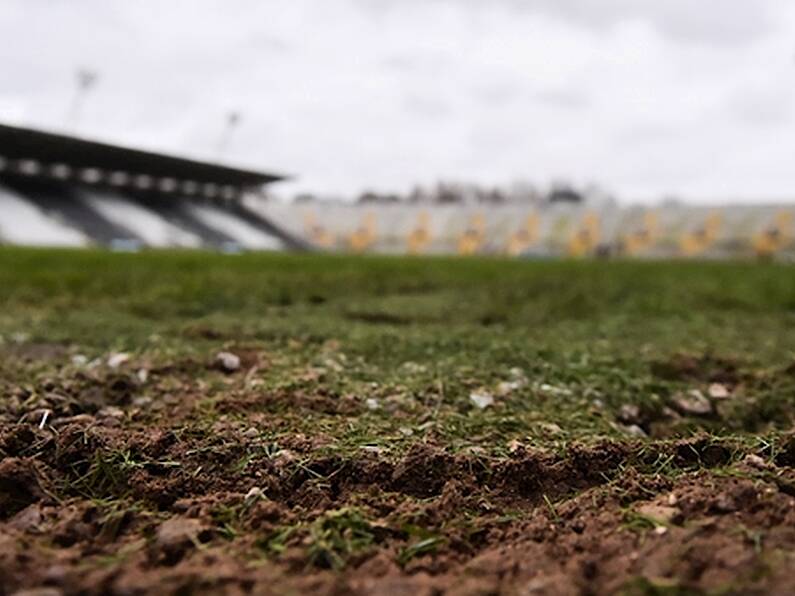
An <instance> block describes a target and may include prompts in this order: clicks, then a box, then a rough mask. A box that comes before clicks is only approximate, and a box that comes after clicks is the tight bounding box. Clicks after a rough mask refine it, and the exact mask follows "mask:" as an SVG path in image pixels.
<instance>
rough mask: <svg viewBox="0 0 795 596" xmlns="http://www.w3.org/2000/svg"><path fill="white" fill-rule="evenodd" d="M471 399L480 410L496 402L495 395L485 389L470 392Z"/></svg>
mask: <svg viewBox="0 0 795 596" xmlns="http://www.w3.org/2000/svg"><path fill="white" fill-rule="evenodd" d="M469 401H471V402H472V403H473V404H475V407H477V408H478V409H480V410H485V409H486V408H488V407H489V406H491V405H493V404H494V396H493V395H491V394H490V393H486V392H485V391H473V392H472V393H470V394H469Z"/></svg>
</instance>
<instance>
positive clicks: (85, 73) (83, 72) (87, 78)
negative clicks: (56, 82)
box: [67, 68, 99, 128]
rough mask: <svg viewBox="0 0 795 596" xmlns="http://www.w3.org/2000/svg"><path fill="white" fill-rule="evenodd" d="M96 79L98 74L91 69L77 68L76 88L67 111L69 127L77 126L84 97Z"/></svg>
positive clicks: (95, 82)
mask: <svg viewBox="0 0 795 596" xmlns="http://www.w3.org/2000/svg"><path fill="white" fill-rule="evenodd" d="M98 79H99V75H98V74H97V73H96V72H95V71H93V70H89V69H87V68H79V69H78V70H77V73H76V82H77V88H76V90H75V95H74V97H73V98H72V104H71V105H70V106H69V112H68V113H67V124H68V126H69V127H70V128H75V127H77V125H78V123H79V121H80V115H81V113H82V109H83V104H84V102H85V97H86V95H87V94H88V92H89V91H91V89H93V88H94V87H95V86H96V84H97V80H98Z"/></svg>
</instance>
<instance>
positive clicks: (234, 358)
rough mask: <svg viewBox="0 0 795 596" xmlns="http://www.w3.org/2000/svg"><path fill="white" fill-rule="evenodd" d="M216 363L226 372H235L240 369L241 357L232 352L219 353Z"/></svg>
mask: <svg viewBox="0 0 795 596" xmlns="http://www.w3.org/2000/svg"><path fill="white" fill-rule="evenodd" d="M215 361H216V362H217V363H218V364H219V366H220V367H221V369H222V370H223V371H225V372H235V371H236V370H238V369H239V368H240V356H238V355H237V354H233V353H232V352H218V354H216V355H215Z"/></svg>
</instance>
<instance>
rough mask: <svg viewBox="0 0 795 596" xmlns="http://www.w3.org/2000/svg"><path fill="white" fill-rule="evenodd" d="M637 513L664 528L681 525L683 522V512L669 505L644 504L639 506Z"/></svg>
mask: <svg viewBox="0 0 795 596" xmlns="http://www.w3.org/2000/svg"><path fill="white" fill-rule="evenodd" d="M636 511H637V512H638V513H639V514H640V515H642V516H643V517H645V518H647V519H649V520H651V521H653V522H654V523H655V524H657V525H662V526H667V525H670V524H675V523H679V522H680V521H681V520H682V511H681V510H680V509H679V508H678V507H671V506H669V505H657V504H655V503H644V504H642V505H640V506H638V508H637V509H636Z"/></svg>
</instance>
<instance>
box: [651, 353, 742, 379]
mask: <svg viewBox="0 0 795 596" xmlns="http://www.w3.org/2000/svg"><path fill="white" fill-rule="evenodd" d="M651 372H652V374H654V375H655V376H657V377H659V378H661V379H665V380H667V381H702V382H710V383H722V384H724V385H730V386H734V385H736V384H737V383H738V382H739V381H740V371H739V367H738V364H737V362H735V361H734V360H730V359H728V358H719V357H717V356H711V355H709V354H707V355H703V356H692V355H688V354H676V355H674V356H672V357H671V358H670V359H668V360H662V361H656V362H652V363H651Z"/></svg>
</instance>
